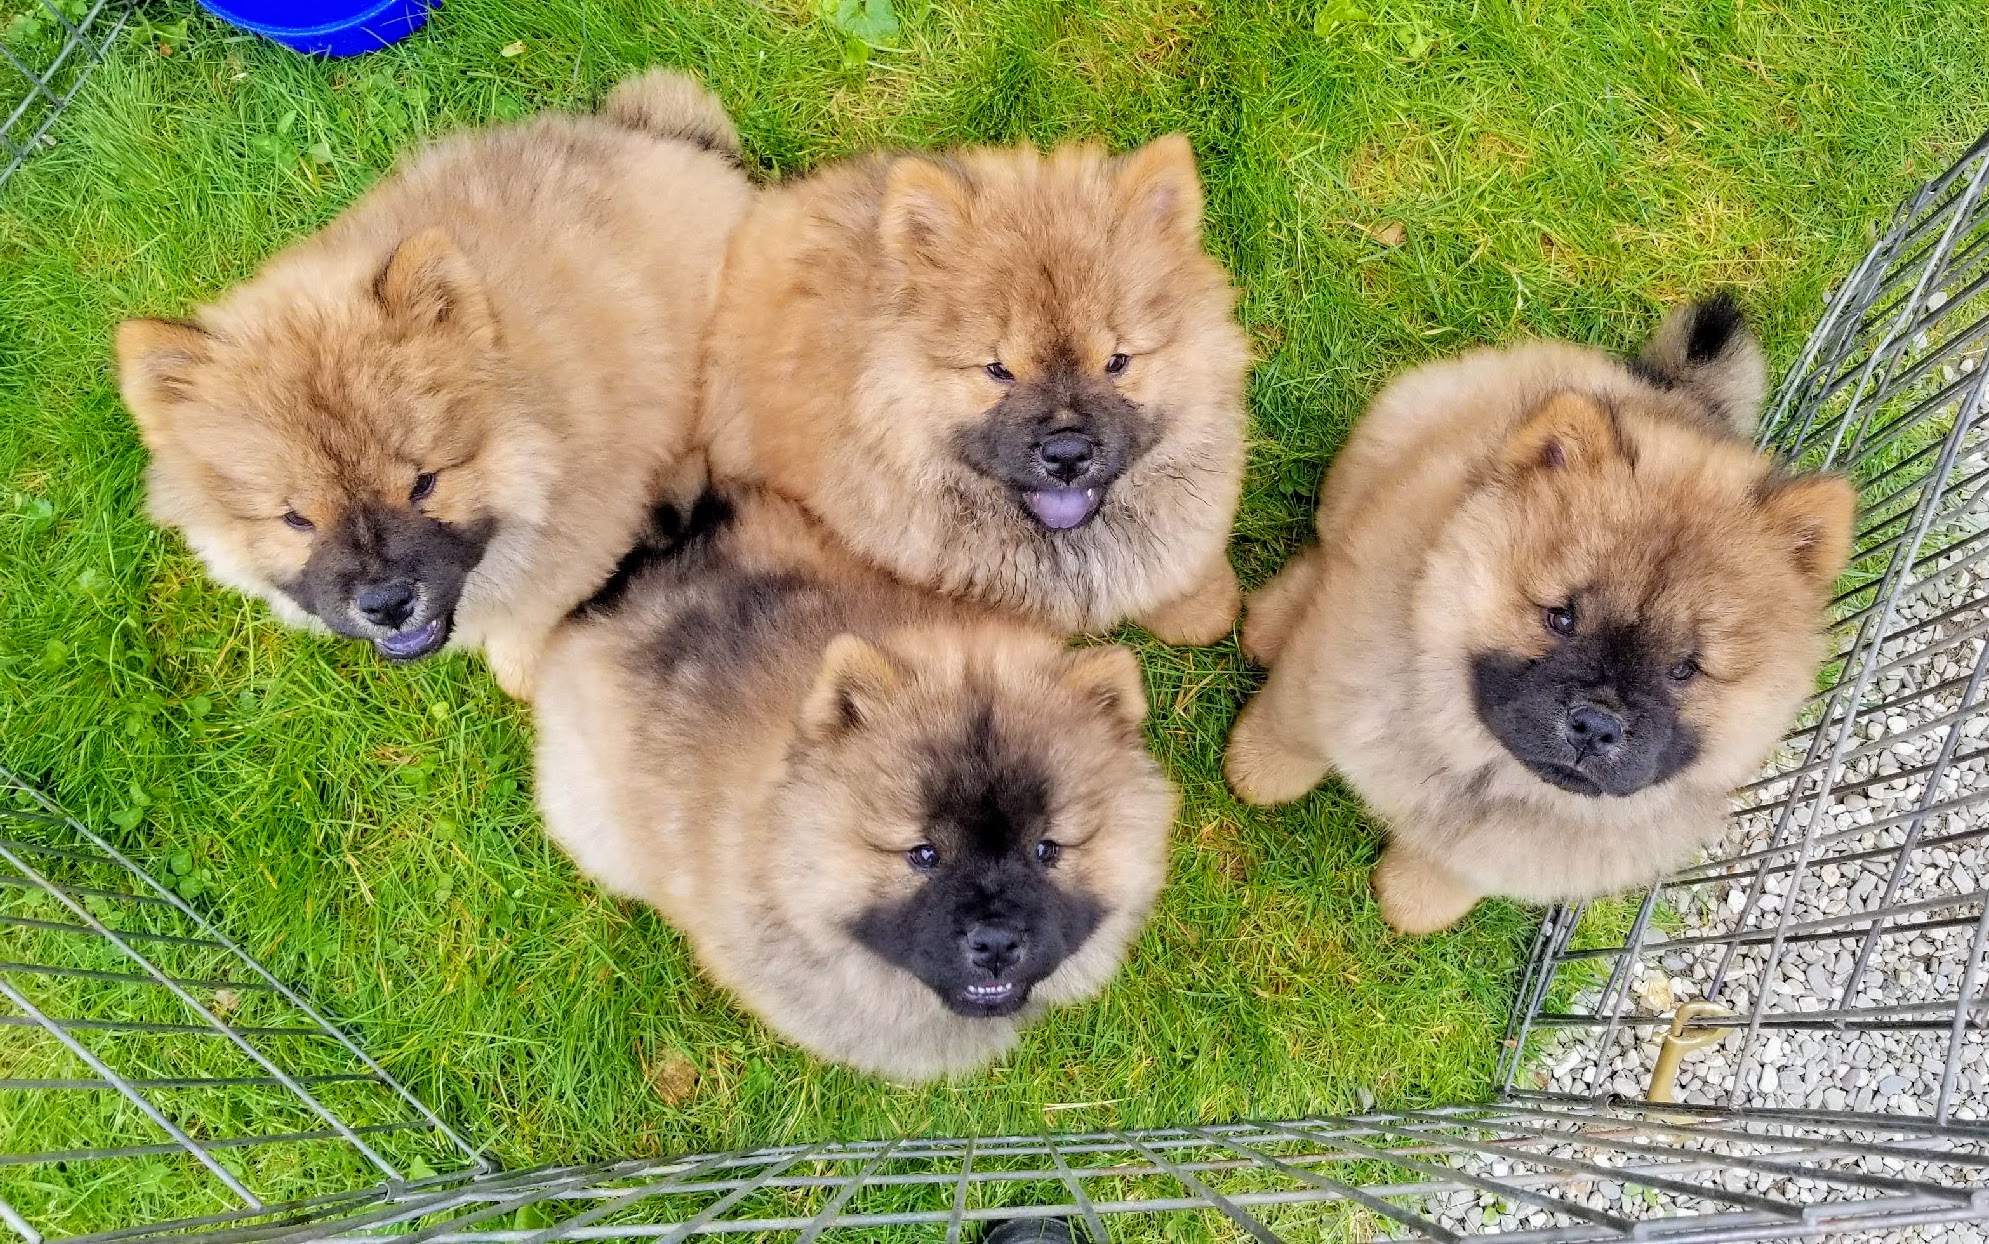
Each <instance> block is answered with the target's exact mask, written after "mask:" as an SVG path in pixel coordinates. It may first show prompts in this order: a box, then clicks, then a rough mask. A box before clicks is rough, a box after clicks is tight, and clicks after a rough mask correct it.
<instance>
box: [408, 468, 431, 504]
mask: <svg viewBox="0 0 1989 1244" xmlns="http://www.w3.org/2000/svg"><path fill="white" fill-rule="evenodd" d="M434 491H435V472H433V471H423V472H422V473H421V474H419V475H417V476H415V477H414V487H413V488H410V489H408V494H407V499H408V500H409V501H426V500H428V494H429V493H432V492H434Z"/></svg>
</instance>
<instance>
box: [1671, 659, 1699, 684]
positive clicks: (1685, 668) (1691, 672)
mask: <svg viewBox="0 0 1989 1244" xmlns="http://www.w3.org/2000/svg"><path fill="white" fill-rule="evenodd" d="M1669 673H1670V674H1671V681H1673V682H1691V681H1692V680H1693V679H1695V678H1697V677H1698V676H1699V659H1698V658H1697V657H1686V658H1685V659H1684V660H1683V661H1680V662H1679V663H1678V664H1676V665H1674V666H1672V667H1671V669H1670V671H1669Z"/></svg>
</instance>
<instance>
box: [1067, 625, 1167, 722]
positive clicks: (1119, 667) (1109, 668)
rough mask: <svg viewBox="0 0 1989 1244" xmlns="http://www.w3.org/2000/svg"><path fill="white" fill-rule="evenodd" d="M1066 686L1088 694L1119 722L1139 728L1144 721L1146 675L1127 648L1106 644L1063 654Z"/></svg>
mask: <svg viewBox="0 0 1989 1244" xmlns="http://www.w3.org/2000/svg"><path fill="white" fill-rule="evenodd" d="M1064 659H1065V660H1066V661H1067V662H1068V665H1067V668H1066V669H1065V672H1064V676H1063V677H1064V682H1065V684H1066V685H1068V686H1070V687H1073V688H1075V689H1076V690H1077V691H1078V692H1079V693H1081V694H1083V695H1085V696H1087V697H1090V698H1091V699H1092V700H1093V701H1095V702H1096V703H1097V704H1098V705H1099V706H1100V707H1102V708H1104V710H1105V711H1106V712H1108V713H1110V714H1111V715H1112V716H1113V717H1114V718H1116V719H1117V720H1118V721H1119V722H1120V723H1121V724H1123V725H1125V726H1127V727H1129V728H1132V729H1138V728H1139V724H1140V722H1142V721H1144V720H1146V707H1147V706H1146V676H1145V675H1144V674H1142V673H1141V672H1140V660H1139V658H1138V657H1136V656H1134V655H1133V651H1132V649H1130V648H1124V647H1121V646H1120V645H1118V644H1107V645H1104V646H1102V647H1097V648H1080V649H1078V650H1077V651H1075V652H1070V653H1066V654H1065V658H1064Z"/></svg>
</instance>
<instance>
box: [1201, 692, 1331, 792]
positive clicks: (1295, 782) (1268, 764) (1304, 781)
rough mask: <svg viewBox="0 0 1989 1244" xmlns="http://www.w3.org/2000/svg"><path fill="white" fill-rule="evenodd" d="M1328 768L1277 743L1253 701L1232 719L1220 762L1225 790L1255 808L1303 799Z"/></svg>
mask: <svg viewBox="0 0 1989 1244" xmlns="http://www.w3.org/2000/svg"><path fill="white" fill-rule="evenodd" d="M1329 767H1330V766H1328V765H1327V763H1326V762H1325V761H1323V760H1320V759H1317V758H1316V757H1312V756H1307V755H1305V754H1304V753H1303V752H1297V751H1293V750H1292V749H1291V748H1290V747H1288V746H1286V745H1285V744H1284V743H1283V742H1281V741H1279V739H1278V737H1277V733H1276V731H1275V730H1274V729H1273V728H1271V727H1270V726H1269V725H1268V724H1267V723H1266V722H1265V721H1264V713H1263V712H1262V711H1261V709H1260V707H1259V705H1258V704H1257V703H1256V702H1255V701H1252V702H1251V704H1250V705H1249V706H1248V707H1246V708H1245V709H1244V710H1243V715H1242V716H1241V717H1239V718H1237V719H1236V727H1235V728H1234V729H1232V730H1231V731H1230V732H1229V744H1228V747H1227V748H1226V749H1225V750H1224V752H1223V758H1222V769H1223V774H1224V776H1226V777H1227V778H1228V779H1229V788H1230V789H1231V790H1233V791H1235V792H1236V797H1237V798H1238V799H1241V800H1242V801H1243V802H1245V803H1254V804H1257V805H1259V806H1262V805H1264V804H1272V803H1290V802H1291V801H1292V800H1294V799H1297V798H1299V797H1301V796H1303V795H1304V794H1305V793H1306V792H1307V791H1310V790H1311V789H1312V788H1313V787H1315V786H1317V785H1319V783H1320V782H1321V781H1323V780H1325V777H1326V773H1327V770H1328V768H1329Z"/></svg>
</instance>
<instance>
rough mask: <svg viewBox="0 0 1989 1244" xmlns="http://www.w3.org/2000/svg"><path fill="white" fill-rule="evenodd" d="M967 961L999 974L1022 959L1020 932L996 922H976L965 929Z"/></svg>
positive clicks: (1022, 945) (985, 970) (996, 974)
mask: <svg viewBox="0 0 1989 1244" xmlns="http://www.w3.org/2000/svg"><path fill="white" fill-rule="evenodd" d="M966 940H967V962H969V963H971V964H973V965H974V966H975V967H977V968H979V969H981V970H982V971H983V972H988V973H991V974H993V975H995V976H1000V975H1001V974H1002V973H1003V972H1006V971H1007V970H1008V969H1010V968H1012V967H1014V966H1015V965H1016V964H1017V963H1019V962H1021V960H1022V951H1023V948H1024V945H1025V943H1024V942H1023V940H1022V934H1020V933H1018V932H1016V931H1015V930H1014V929H1010V928H1004V927H1003V926H1001V925H998V924H977V925H975V926H974V927H973V928H971V929H969V930H967V939H966Z"/></svg>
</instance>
